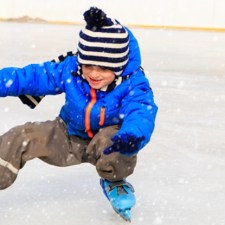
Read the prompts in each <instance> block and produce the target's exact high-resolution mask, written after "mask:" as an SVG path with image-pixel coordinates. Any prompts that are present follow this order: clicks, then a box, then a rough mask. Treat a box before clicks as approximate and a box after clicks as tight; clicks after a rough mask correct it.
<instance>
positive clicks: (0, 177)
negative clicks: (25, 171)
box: [0, 166, 17, 190]
mask: <svg viewBox="0 0 225 225" xmlns="http://www.w3.org/2000/svg"><path fill="white" fill-rule="evenodd" d="M16 177H17V174H15V173H13V172H11V171H10V170H9V169H7V168H4V167H2V166H0V190H4V189H6V188H8V187H9V186H11V185H12V184H13V183H14V181H15V180H16Z"/></svg>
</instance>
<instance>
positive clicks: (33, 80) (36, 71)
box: [0, 30, 157, 149]
mask: <svg viewBox="0 0 225 225" xmlns="http://www.w3.org/2000/svg"><path fill="white" fill-rule="evenodd" d="M128 32H129V38H130V44H129V48H130V52H129V62H128V64H127V66H126V68H125V70H124V71H123V73H122V75H121V76H122V77H125V76H127V75H129V78H128V79H125V80H124V81H123V82H122V83H121V84H119V85H118V86H116V87H115V88H114V89H113V90H111V91H101V90H94V89H91V88H90V86H89V84H88V83H87V82H86V81H85V80H84V79H83V78H82V77H81V76H80V75H74V74H77V71H78V64H77V57H76V56H68V57H67V58H66V59H65V60H64V61H62V62H60V63H55V62H50V61H48V62H45V63H42V64H31V65H28V66H25V67H24V68H14V67H10V68H4V69H2V70H0V97H5V96H19V95H33V96H45V95H56V94H60V93H63V92H64V93H65V104H64V105H63V107H62V108H61V111H60V114H59V116H60V117H61V118H62V119H63V120H64V121H65V123H66V124H67V128H68V134H69V135H77V136H79V137H82V138H92V137H93V135H94V134H96V133H97V132H98V131H99V129H100V128H102V127H105V126H110V125H116V124H118V125H120V126H121V128H120V130H119V131H118V133H117V134H116V135H121V134H123V135H124V134H125V135H129V134H132V135H134V136H135V137H137V138H138V137H144V140H143V141H142V143H141V145H140V146H139V149H141V148H142V147H143V146H144V145H145V144H146V143H147V142H148V141H149V140H150V137H151V135H152V132H153V129H154V121H155V117H156V113H157V106H156V105H155V103H154V99H153V93H152V90H151V88H150V85H149V82H148V80H147V78H146V77H145V75H144V73H143V71H142V70H141V69H140V65H141V57H140V50H139V46H138V43H137V41H136V39H135V38H134V36H133V34H132V33H131V32H130V31H129V30H128ZM90 102H91V103H90Z"/></svg>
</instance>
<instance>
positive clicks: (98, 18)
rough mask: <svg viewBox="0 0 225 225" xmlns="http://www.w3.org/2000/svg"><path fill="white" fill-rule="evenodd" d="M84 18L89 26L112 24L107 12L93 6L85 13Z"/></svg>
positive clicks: (90, 27)
mask: <svg viewBox="0 0 225 225" xmlns="http://www.w3.org/2000/svg"><path fill="white" fill-rule="evenodd" d="M84 20H85V21H86V23H87V28H89V29H92V28H93V29H94V28H96V29H98V28H100V27H102V26H106V25H112V22H111V21H110V20H109V19H108V18H107V16H106V14H105V13H104V12H103V11H102V10H101V9H98V8H97V7H91V8H90V9H89V10H87V11H86V12H85V13H84Z"/></svg>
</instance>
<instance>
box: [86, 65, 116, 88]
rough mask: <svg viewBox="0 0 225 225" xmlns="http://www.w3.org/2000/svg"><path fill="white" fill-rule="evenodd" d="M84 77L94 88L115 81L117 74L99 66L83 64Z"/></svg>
mask: <svg viewBox="0 0 225 225" xmlns="http://www.w3.org/2000/svg"><path fill="white" fill-rule="evenodd" d="M82 72H83V75H84V78H85V79H86V80H87V82H88V83H89V85H90V86H91V87H92V88H94V89H101V88H103V87H105V86H107V85H109V84H111V83H112V82H113V80H114V79H115V74H114V73H113V72H112V71H111V70H108V69H104V68H102V67H99V66H92V65H82Z"/></svg>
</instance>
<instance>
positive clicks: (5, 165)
mask: <svg viewBox="0 0 225 225" xmlns="http://www.w3.org/2000/svg"><path fill="white" fill-rule="evenodd" d="M74 152H75V151H74ZM74 152H72V151H71V142H70V139H69V137H68V135H67V131H66V126H65V124H64V122H63V121H62V120H61V119H59V118H57V119H56V120H54V121H46V122H41V123H26V124H25V125H22V126H17V127H15V128H12V129H11V130H9V131H8V132H7V133H5V134H4V135H2V136H1V137H0V189H4V188H7V187H8V186H10V185H11V184H12V183H13V182H14V181H15V179H16V177H17V174H18V172H19V170H20V169H21V168H22V167H23V166H24V164H25V163H26V161H28V160H31V159H33V158H40V159H41V160H43V161H45V162H47V163H49V164H52V165H56V166H70V165H75V164H79V163H81V156H80V155H79V154H77V155H75V154H74Z"/></svg>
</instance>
